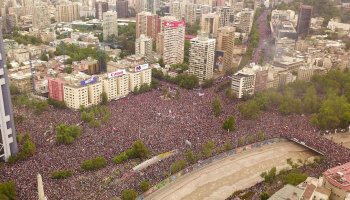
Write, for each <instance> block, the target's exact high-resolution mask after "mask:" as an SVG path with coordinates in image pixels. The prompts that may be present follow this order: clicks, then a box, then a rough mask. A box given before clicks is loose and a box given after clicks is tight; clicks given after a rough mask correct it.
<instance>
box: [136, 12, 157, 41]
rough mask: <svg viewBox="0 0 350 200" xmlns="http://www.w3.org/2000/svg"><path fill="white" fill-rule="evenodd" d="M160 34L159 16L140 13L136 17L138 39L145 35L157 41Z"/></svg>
mask: <svg viewBox="0 0 350 200" xmlns="http://www.w3.org/2000/svg"><path fill="white" fill-rule="evenodd" d="M159 32H160V18H159V16H158V15H157V14H152V13H150V12H140V13H138V14H137V15H136V38H139V37H140V35H141V34H143V35H146V36H148V37H150V38H152V40H153V41H156V40H157V35H158V33H159Z"/></svg>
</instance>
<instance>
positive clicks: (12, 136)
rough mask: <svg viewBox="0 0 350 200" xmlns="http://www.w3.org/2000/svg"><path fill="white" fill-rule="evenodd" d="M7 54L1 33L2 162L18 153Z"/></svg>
mask: <svg viewBox="0 0 350 200" xmlns="http://www.w3.org/2000/svg"><path fill="white" fill-rule="evenodd" d="M5 63H6V61H5V52H4V45H3V40H2V33H1V31H0V85H1V87H0V107H1V108H0V135H1V137H0V160H5V161H7V159H8V158H9V157H10V156H11V155H14V154H16V153H17V152H18V147H17V140H16V130H15V124H14V119H13V112H12V102H11V95H10V88H9V79H8V74H7V68H6V67H5Z"/></svg>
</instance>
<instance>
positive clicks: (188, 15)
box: [184, 3, 197, 25]
mask: <svg viewBox="0 0 350 200" xmlns="http://www.w3.org/2000/svg"><path fill="white" fill-rule="evenodd" d="M196 11H197V8H196V5H195V4H191V3H187V4H185V14H184V18H185V21H186V23H188V24H191V25H193V24H194V23H195V22H196Z"/></svg>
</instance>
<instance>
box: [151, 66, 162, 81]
mask: <svg viewBox="0 0 350 200" xmlns="http://www.w3.org/2000/svg"><path fill="white" fill-rule="evenodd" d="M152 77H153V78H156V79H158V80H162V79H163V78H164V74H163V72H162V70H160V69H156V68H152Z"/></svg>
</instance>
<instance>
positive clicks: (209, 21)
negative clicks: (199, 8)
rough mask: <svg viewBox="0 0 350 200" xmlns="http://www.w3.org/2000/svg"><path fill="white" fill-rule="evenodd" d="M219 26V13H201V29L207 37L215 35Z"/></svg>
mask: <svg viewBox="0 0 350 200" xmlns="http://www.w3.org/2000/svg"><path fill="white" fill-rule="evenodd" d="M218 28H219V15H218V14H216V13H209V14H203V15H202V19H201V31H202V32H205V33H208V34H209V37H216V33H217V30H218Z"/></svg>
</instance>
